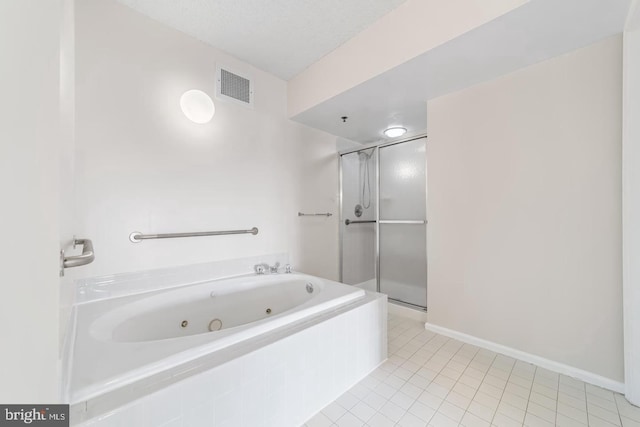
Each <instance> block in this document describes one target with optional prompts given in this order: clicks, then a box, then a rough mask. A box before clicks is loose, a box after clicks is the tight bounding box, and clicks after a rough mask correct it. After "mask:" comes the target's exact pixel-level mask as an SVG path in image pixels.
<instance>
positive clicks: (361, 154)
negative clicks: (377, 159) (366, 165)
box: [358, 148, 373, 160]
mask: <svg viewBox="0 0 640 427" xmlns="http://www.w3.org/2000/svg"><path fill="white" fill-rule="evenodd" d="M372 154H373V148H372V149H371V151H370V152H369V153H367V152H366V151H358V158H360V159H364V160H369V159H370V158H371V155H372Z"/></svg>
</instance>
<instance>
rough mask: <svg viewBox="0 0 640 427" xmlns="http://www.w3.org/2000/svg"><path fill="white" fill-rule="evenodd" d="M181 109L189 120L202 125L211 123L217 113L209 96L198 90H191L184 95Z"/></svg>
mask: <svg viewBox="0 0 640 427" xmlns="http://www.w3.org/2000/svg"><path fill="white" fill-rule="evenodd" d="M180 108H181V109H182V112H183V113H184V115H185V116H187V118H188V119H189V120H191V121H192V122H194V123H200V124H203V123H208V122H209V121H211V119H212V118H213V115H214V114H215V112H216V107H215V105H213V101H212V100H211V98H210V97H209V95H207V94H206V93H204V92H203V91H201V90H198V89H191V90H188V91H186V92H185V93H183V94H182V96H181V97H180Z"/></svg>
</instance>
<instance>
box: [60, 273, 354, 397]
mask: <svg viewBox="0 0 640 427" xmlns="http://www.w3.org/2000/svg"><path fill="white" fill-rule="evenodd" d="M364 296H365V292H364V291H363V290H361V289H358V288H354V287H352V286H348V285H344V284H341V283H337V282H333V281H330V280H325V279H320V278H317V277H313V276H308V275H304V274H298V273H292V274H268V275H246V276H241V277H235V278H231V279H223V280H212V281H207V282H203V283H199V284H195V285H187V286H181V287H178V288H174V289H166V290H160V291H153V292H146V293H143V294H139V295H128V296H123V297H116V298H109V299H104V300H98V301H92V302H87V303H81V304H78V305H76V306H75V308H74V325H75V326H74V329H75V333H74V335H75V339H74V340H73V345H72V348H71V350H70V357H69V361H68V370H69V378H68V385H67V390H66V393H67V396H68V399H69V401H70V403H71V404H72V405H73V404H78V403H80V402H82V403H84V402H86V401H89V400H90V399H94V398H96V397H98V396H101V395H103V394H104V393H107V392H111V391H114V390H118V389H120V388H123V387H124V386H127V385H131V384H135V383H136V382H139V381H140V380H142V379H144V378H148V377H150V376H153V375H156V376H157V375H158V374H161V373H163V372H168V371H169V370H171V369H172V368H175V367H176V366H180V365H183V364H185V362H188V361H191V360H194V359H198V358H200V357H203V356H205V355H209V354H212V353H216V352H218V351H221V350H223V349H225V348H228V347H230V346H234V345H236V344H240V343H243V342H245V341H247V340H251V339H255V338H257V337H260V336H263V335H264V334H268V333H269V332H270V331H276V330H282V329H283V328H287V327H288V326H290V325H296V324H300V322H304V321H305V320H308V319H313V318H314V317H316V316H317V315H320V314H322V313H327V312H329V311H331V310H335V309H338V308H340V307H343V306H345V305H348V304H351V303H354V302H356V301H357V300H359V299H361V298H363V297H364Z"/></svg>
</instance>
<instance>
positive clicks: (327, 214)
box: [298, 212, 333, 217]
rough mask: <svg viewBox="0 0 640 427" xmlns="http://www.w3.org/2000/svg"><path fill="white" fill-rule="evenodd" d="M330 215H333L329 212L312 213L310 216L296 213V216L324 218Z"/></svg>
mask: <svg viewBox="0 0 640 427" xmlns="http://www.w3.org/2000/svg"><path fill="white" fill-rule="evenodd" d="M331 215H333V214H332V213H331V212H325V213H312V214H307V213H302V212H298V216H326V217H330V216H331Z"/></svg>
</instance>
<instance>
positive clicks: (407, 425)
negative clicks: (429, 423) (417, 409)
mask: <svg viewBox="0 0 640 427" xmlns="http://www.w3.org/2000/svg"><path fill="white" fill-rule="evenodd" d="M396 426H398V427H424V426H426V423H425V422H424V420H422V419H420V418H418V417H416V416H415V415H413V414H411V413H409V412H407V413H406V414H404V415H403V416H402V418H400V420H399V421H398V424H396Z"/></svg>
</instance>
